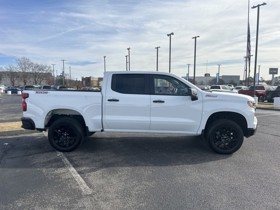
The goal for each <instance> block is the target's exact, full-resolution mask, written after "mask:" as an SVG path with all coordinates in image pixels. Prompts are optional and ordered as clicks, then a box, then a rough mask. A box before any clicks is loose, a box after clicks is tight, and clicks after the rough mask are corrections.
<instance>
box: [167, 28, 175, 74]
mask: <svg viewBox="0 0 280 210" xmlns="http://www.w3.org/2000/svg"><path fill="white" fill-rule="evenodd" d="M171 35H174V33H173V32H171V33H170V34H167V36H168V37H169V73H171Z"/></svg>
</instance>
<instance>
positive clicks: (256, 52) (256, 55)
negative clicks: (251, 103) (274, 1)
mask: <svg viewBox="0 0 280 210" xmlns="http://www.w3.org/2000/svg"><path fill="white" fill-rule="evenodd" d="M265 5H266V3H265V2H263V3H262V4H258V5H256V6H253V7H252V9H255V8H257V9H258V12H257V30H256V46H255V48H256V49H255V66H254V97H255V92H256V71H257V59H258V41H259V19H260V7H261V6H265Z"/></svg>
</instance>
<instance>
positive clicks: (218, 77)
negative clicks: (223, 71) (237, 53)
mask: <svg viewBox="0 0 280 210" xmlns="http://www.w3.org/2000/svg"><path fill="white" fill-rule="evenodd" d="M220 68H221V64H218V75H217V84H219V80H220Z"/></svg>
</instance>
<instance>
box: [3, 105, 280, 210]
mask: <svg viewBox="0 0 280 210" xmlns="http://www.w3.org/2000/svg"><path fill="white" fill-rule="evenodd" d="M1 107H2V106H1ZM11 114H12V113H11ZM0 115H1V113H0ZM257 117H258V120H259V127H258V131H257V133H256V135H255V136H253V137H250V138H248V139H245V141H244V144H243V145H242V147H241V149H240V150H239V151H237V152H236V153H234V154H233V155H218V154H215V153H213V152H212V151H211V150H210V149H208V147H207V146H206V144H205V143H204V142H203V141H202V140H201V139H200V138H194V137H185V136H163V135H152V136H151V135H147V134H141V135H139V134H138V135H135V134H130V133H125V134H120V133H117V134H110V133H97V134H95V135H93V136H92V137H90V138H88V139H87V141H86V142H85V143H84V144H83V145H82V146H81V147H80V148H79V149H78V150H76V151H74V152H71V153H59V152H56V151H54V150H53V149H52V148H51V147H50V145H49V144H48V141H47V138H46V133H37V132H36V133H28V134H19V135H6V136H2V137H0V170H1V173H0V180H1V181H0V206H1V208H2V209H280V199H279V197H280V191H279V188H280V176H279V173H280V165H279V159H280V154H279V148H280V138H279V137H280V130H279V126H280V112H278V111H272V110H257Z"/></svg>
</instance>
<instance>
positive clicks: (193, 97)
mask: <svg viewBox="0 0 280 210" xmlns="http://www.w3.org/2000/svg"><path fill="white" fill-rule="evenodd" d="M189 90H190V96H191V100H192V101H196V100H198V97H197V90H196V89H193V88H190V89H189Z"/></svg>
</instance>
